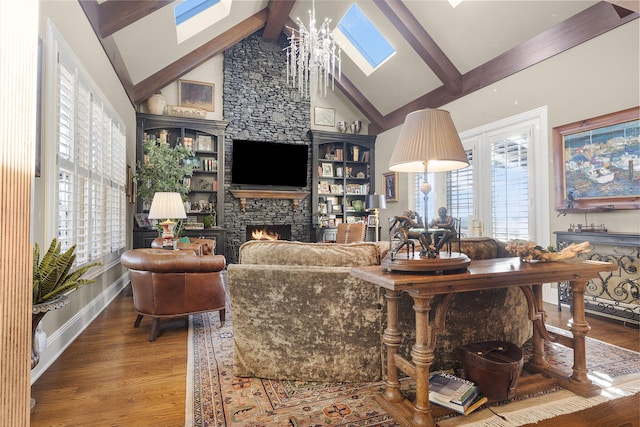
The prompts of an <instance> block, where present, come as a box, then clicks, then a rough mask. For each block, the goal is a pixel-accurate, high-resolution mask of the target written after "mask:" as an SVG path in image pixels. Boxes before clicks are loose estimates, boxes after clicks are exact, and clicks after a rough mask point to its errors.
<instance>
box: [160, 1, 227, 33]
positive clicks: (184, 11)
mask: <svg viewBox="0 0 640 427" xmlns="http://www.w3.org/2000/svg"><path fill="white" fill-rule="evenodd" d="M231 3H232V0H183V1H180V2H177V4H176V5H175V6H174V7H173V14H174V17H175V23H176V27H175V30H176V41H177V42H178V43H182V42H184V41H186V40H188V39H190V38H191V37H193V36H195V35H196V34H198V33H200V32H201V31H203V30H204V29H206V28H209V27H211V26H212V25H213V24H215V23H217V22H220V21H222V20H223V19H224V18H226V17H227V16H229V14H230V13H231Z"/></svg>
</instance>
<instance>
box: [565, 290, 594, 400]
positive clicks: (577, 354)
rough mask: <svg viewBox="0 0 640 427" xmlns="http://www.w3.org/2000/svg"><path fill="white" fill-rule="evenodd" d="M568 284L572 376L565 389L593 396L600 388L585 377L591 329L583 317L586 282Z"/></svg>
mask: <svg viewBox="0 0 640 427" xmlns="http://www.w3.org/2000/svg"><path fill="white" fill-rule="evenodd" d="M570 283H571V290H572V292H573V304H572V314H573V318H572V320H571V322H569V329H570V330H571V334H572V335H573V374H572V375H571V377H570V380H571V381H569V385H568V386H567V387H568V388H569V389H570V390H571V391H574V392H576V393H578V394H580V395H582V396H595V395H596V394H598V392H599V391H600V387H598V386H596V385H594V384H593V383H592V382H591V380H590V379H589V377H588V376H587V372H588V371H587V355H586V354H587V353H586V336H587V334H588V333H589V331H590V330H591V327H590V326H589V323H587V320H586V319H585V315H584V288H585V286H586V282H584V281H583V280H572V281H571V282H570Z"/></svg>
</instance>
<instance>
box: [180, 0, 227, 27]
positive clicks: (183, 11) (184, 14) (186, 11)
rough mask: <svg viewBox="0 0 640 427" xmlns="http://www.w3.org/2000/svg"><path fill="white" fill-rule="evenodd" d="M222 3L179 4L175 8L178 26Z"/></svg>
mask: <svg viewBox="0 0 640 427" xmlns="http://www.w3.org/2000/svg"><path fill="white" fill-rule="evenodd" d="M218 3H220V0H184V1H182V2H180V3H178V4H177V5H176V6H175V7H174V8H173V10H174V14H175V16H176V25H179V24H182V23H183V22H184V21H186V20H188V19H189V18H193V17H194V16H196V15H197V14H199V13H200V12H202V11H204V10H206V9H208V8H210V7H211V6H213V5H215V4H218Z"/></svg>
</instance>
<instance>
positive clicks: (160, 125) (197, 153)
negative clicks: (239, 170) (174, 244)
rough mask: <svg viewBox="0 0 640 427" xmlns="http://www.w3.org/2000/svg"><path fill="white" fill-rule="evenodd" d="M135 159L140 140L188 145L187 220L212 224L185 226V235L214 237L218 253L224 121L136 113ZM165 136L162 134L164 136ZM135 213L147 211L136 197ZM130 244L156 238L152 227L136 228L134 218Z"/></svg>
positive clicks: (139, 156) (222, 243)
mask: <svg viewBox="0 0 640 427" xmlns="http://www.w3.org/2000/svg"><path fill="white" fill-rule="evenodd" d="M136 120H137V132H136V162H142V161H143V157H144V153H143V141H145V140H146V139H158V138H160V135H161V133H162V135H163V136H164V137H166V140H167V142H168V143H169V144H170V145H171V146H176V145H177V144H183V145H186V146H191V147H192V150H193V153H194V156H193V157H192V158H191V159H190V161H191V162H193V164H194V170H193V176H192V177H190V178H185V179H187V180H188V181H189V183H190V188H191V191H190V193H189V204H188V206H187V207H188V208H189V209H186V210H187V217H188V218H187V219H188V220H189V221H190V222H193V223H196V224H203V223H204V221H205V217H210V216H213V217H215V226H213V227H210V228H202V229H186V228H185V231H184V233H183V234H184V235H185V236H190V237H204V238H208V239H214V240H216V241H217V243H216V253H219V254H221V253H222V252H223V251H224V247H225V234H226V233H225V229H224V228H223V227H221V226H220V225H222V224H224V130H225V129H226V127H227V124H228V123H227V122H226V121H220V120H205V119H192V118H186V117H175V116H160V115H154V114H143V113H138V114H136ZM165 135H166V136H165ZM136 212H138V213H145V212H148V206H144V204H143V202H142V200H140V199H139V198H138V200H137V204H136ZM133 233H134V238H133V247H134V248H138V247H149V246H150V244H151V241H152V240H153V239H154V238H155V237H157V233H156V232H155V230H149V229H148V228H140V227H138V224H137V221H134V230H133Z"/></svg>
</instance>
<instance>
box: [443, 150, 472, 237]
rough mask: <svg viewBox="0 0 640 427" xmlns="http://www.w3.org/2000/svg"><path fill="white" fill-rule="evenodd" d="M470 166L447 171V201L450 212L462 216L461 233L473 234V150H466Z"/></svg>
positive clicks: (452, 214)
mask: <svg viewBox="0 0 640 427" xmlns="http://www.w3.org/2000/svg"><path fill="white" fill-rule="evenodd" d="M465 151H466V153H467V159H469V166H468V167H466V168H464V169H458V170H455V171H451V172H447V175H446V176H447V181H446V182H447V192H446V194H447V203H446V205H445V206H447V207H448V208H447V209H448V213H449V215H451V216H452V217H454V218H460V233H461V234H464V235H466V236H469V235H471V224H470V221H469V218H472V217H473V215H474V209H473V206H474V197H473V151H472V150H465Z"/></svg>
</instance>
